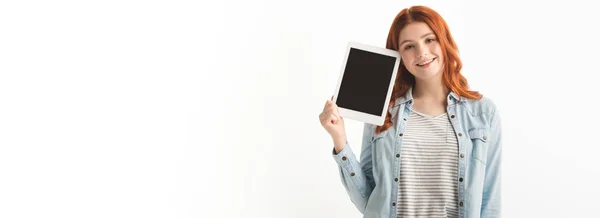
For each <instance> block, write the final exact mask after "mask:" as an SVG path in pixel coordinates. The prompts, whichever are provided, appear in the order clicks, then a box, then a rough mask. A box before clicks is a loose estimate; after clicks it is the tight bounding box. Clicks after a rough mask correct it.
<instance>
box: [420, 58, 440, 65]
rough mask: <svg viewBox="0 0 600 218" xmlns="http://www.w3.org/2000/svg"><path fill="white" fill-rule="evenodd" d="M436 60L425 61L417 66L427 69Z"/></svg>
mask: <svg viewBox="0 0 600 218" xmlns="http://www.w3.org/2000/svg"><path fill="white" fill-rule="evenodd" d="M435 59H436V58H432V59H431V60H428V61H425V62H421V63H419V64H417V66H419V67H426V66H428V65H429V64H430V63H431V62H433V61H434V60H435Z"/></svg>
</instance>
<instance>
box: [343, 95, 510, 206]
mask: <svg viewBox="0 0 600 218" xmlns="http://www.w3.org/2000/svg"><path fill="white" fill-rule="evenodd" d="M458 98H459V96H458V95H457V94H456V93H454V92H450V93H449V94H448V105H447V108H446V111H447V113H448V116H449V119H450V123H451V124H452V127H454V134H455V136H456V138H457V140H458V155H459V157H458V175H457V176H458V178H456V179H457V180H458V181H460V182H458V202H459V206H458V216H459V217H468V218H476V217H485V218H488V217H500V181H501V180H500V165H501V152H502V146H501V125H500V116H499V112H498V110H497V109H496V105H495V103H494V102H493V101H492V100H491V99H489V98H487V97H483V98H481V99H480V100H472V99H467V98H464V97H463V98H462V99H461V101H460V102H458ZM412 105H413V98H412V87H411V88H410V89H409V90H408V91H407V92H406V94H405V95H404V96H401V97H399V98H398V99H396V101H395V103H394V105H393V106H391V107H390V109H389V111H390V112H391V114H392V122H393V125H392V127H390V128H389V129H387V130H386V131H384V132H382V133H380V134H374V133H375V127H376V126H375V125H372V124H365V125H364V128H363V136H362V147H361V153H360V160H358V159H357V158H356V156H355V155H354V153H353V152H352V149H351V147H350V145H349V143H348V142H347V143H346V147H345V148H344V149H342V150H341V151H340V152H339V153H338V154H336V153H335V149H334V150H333V158H334V159H335V161H336V163H337V164H338V166H339V173H340V177H341V181H342V184H343V185H344V187H345V189H346V192H347V193H348V195H349V197H350V200H351V201H352V203H353V204H354V205H355V206H356V208H358V210H359V211H360V212H361V213H362V214H363V215H364V216H363V217H373V218H375V217H377V218H381V217H386V218H395V217H396V209H397V208H396V199H398V182H396V181H395V179H396V178H400V173H402V172H400V153H401V152H402V133H403V132H404V130H405V128H406V119H407V118H408V117H409V115H410V113H411V112H412ZM461 178H462V180H461Z"/></svg>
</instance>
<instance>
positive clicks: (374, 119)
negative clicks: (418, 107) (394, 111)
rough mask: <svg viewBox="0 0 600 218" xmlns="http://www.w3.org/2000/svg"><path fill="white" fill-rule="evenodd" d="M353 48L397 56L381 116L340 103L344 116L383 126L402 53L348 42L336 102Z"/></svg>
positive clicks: (335, 97)
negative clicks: (342, 105) (345, 106)
mask: <svg viewBox="0 0 600 218" xmlns="http://www.w3.org/2000/svg"><path fill="white" fill-rule="evenodd" d="M352 48H354V49H359V50H363V51H368V52H373V53H377V54H382V55H386V56H390V57H394V58H396V62H395V64H394V72H393V73H392V78H390V84H389V87H388V92H387V94H386V97H385V104H384V106H383V110H382V111H381V113H380V115H379V116H377V115H372V114H369V113H365V112H361V111H356V110H352V109H349V108H343V107H341V106H339V105H338V111H339V114H340V116H341V117H343V118H349V119H353V120H356V121H361V122H365V123H370V124H374V125H377V126H381V125H383V123H384V121H385V116H386V114H387V113H386V112H387V110H388V108H389V104H390V98H391V95H392V91H393V89H394V83H395V82H396V81H395V79H396V75H397V74H398V68H399V66H400V59H401V56H400V53H398V51H396V50H391V49H387V48H382V47H378V46H373V45H367V44H363V43H358V42H353V41H350V42H348V44H347V45H346V53H345V54H344V60H343V62H342V68H341V71H340V76H339V78H338V82H337V86H336V88H335V94H334V99H333V102H334V103H336V102H337V97H338V93H339V91H340V87H341V85H342V79H343V78H344V71H345V69H346V64H347V63H348V56H349V55H350V50H351V49H352ZM336 104H337V103H336Z"/></svg>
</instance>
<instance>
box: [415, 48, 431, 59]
mask: <svg viewBox="0 0 600 218" xmlns="http://www.w3.org/2000/svg"><path fill="white" fill-rule="evenodd" d="M417 49H418V52H417V55H418V56H417V57H418V58H422V57H425V56H428V55H429V48H427V46H419V47H418V48H417Z"/></svg>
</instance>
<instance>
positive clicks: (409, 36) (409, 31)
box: [399, 22, 433, 42]
mask: <svg viewBox="0 0 600 218" xmlns="http://www.w3.org/2000/svg"><path fill="white" fill-rule="evenodd" d="M427 33H433V30H431V28H429V25H427V24H426V23H424V22H414V23H410V24H408V25H406V26H405V27H404V28H403V29H402V30H401V31H400V36H399V38H400V42H401V41H402V40H413V41H416V40H418V39H419V38H420V37H421V36H422V35H425V34H427Z"/></svg>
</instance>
